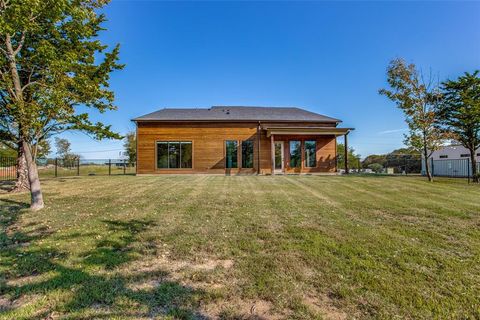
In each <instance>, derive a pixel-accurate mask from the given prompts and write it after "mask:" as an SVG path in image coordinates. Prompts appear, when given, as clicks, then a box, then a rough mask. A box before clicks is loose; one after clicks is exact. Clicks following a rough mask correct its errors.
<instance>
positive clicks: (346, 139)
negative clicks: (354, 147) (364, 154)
mask: <svg viewBox="0 0 480 320" xmlns="http://www.w3.org/2000/svg"><path fill="white" fill-rule="evenodd" d="M347 136H348V132H347V133H345V136H344V139H345V156H344V157H343V158H344V160H345V174H349V173H350V172H349V169H348V138H347Z"/></svg>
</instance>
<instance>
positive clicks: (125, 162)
mask: <svg viewBox="0 0 480 320" xmlns="http://www.w3.org/2000/svg"><path fill="white" fill-rule="evenodd" d="M126 165H127V160H125V159H123V174H124V175H125V174H127V167H126Z"/></svg>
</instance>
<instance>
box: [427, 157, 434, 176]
mask: <svg viewBox="0 0 480 320" xmlns="http://www.w3.org/2000/svg"><path fill="white" fill-rule="evenodd" d="M430 160H431V161H432V166H431V167H432V168H431V170H432V177H434V176H435V169H434V165H433V158H431V159H430ZM426 164H427V161H425V165H426Z"/></svg>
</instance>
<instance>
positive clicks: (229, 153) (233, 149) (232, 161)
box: [225, 140, 238, 168]
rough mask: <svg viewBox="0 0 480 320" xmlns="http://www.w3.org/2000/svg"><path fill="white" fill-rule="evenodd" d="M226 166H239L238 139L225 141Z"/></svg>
mask: <svg viewBox="0 0 480 320" xmlns="http://www.w3.org/2000/svg"><path fill="white" fill-rule="evenodd" d="M225 167H226V168H238V141H236V140H227V141H225Z"/></svg>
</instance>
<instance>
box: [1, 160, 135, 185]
mask: <svg viewBox="0 0 480 320" xmlns="http://www.w3.org/2000/svg"><path fill="white" fill-rule="evenodd" d="M36 162H37V168H38V174H39V176H40V178H55V177H71V176H95V175H127V174H130V175H133V174H135V173H136V163H135V162H130V161H128V160H126V159H81V158H80V159H79V158H65V159H61V158H44V159H37V160H36ZM16 178H17V159H16V158H4V157H0V180H15V179H16Z"/></svg>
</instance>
